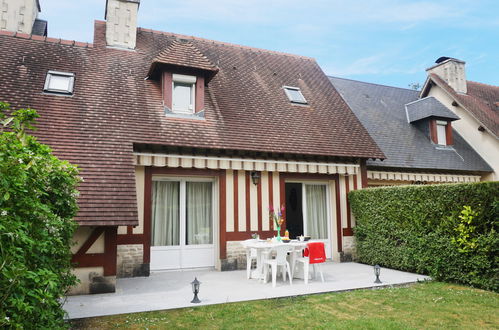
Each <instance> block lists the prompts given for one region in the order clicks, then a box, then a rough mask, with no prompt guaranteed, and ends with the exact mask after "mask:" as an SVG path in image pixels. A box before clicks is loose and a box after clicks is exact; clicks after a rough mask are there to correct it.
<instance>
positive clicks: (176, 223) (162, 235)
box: [151, 181, 180, 246]
mask: <svg viewBox="0 0 499 330" xmlns="http://www.w3.org/2000/svg"><path fill="white" fill-rule="evenodd" d="M179 193H180V182H171V181H154V182H153V190H152V242H151V245H152V246H168V245H179V244H180V214H179V209H180V207H179V204H180V197H179Z"/></svg>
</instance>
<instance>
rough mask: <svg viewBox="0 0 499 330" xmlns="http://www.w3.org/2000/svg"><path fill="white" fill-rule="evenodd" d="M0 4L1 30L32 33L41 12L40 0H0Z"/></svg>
mask: <svg viewBox="0 0 499 330" xmlns="http://www.w3.org/2000/svg"><path fill="white" fill-rule="evenodd" d="M0 5H1V7H2V10H1V11H0V22H2V24H0V30H5V31H11V32H19V33H27V34H31V33H32V31H33V23H34V22H35V20H36V19H37V18H38V13H39V12H40V4H39V2H38V0H0Z"/></svg>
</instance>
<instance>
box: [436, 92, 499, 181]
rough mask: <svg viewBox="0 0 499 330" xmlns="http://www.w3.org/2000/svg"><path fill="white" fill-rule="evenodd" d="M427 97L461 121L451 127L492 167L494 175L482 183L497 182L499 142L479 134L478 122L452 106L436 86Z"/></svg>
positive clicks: (460, 109) (449, 98) (491, 136)
mask: <svg viewBox="0 0 499 330" xmlns="http://www.w3.org/2000/svg"><path fill="white" fill-rule="evenodd" d="M428 96H433V97H435V98H436V99H437V100H439V101H440V102H441V103H442V104H443V105H445V106H446V107H447V108H449V110H451V111H452V112H454V113H455V114H456V115H458V116H459V117H460V118H461V119H459V120H456V121H453V122H452V127H453V128H454V129H455V130H456V131H457V132H458V133H459V134H460V135H461V136H462V137H463V138H464V139H465V140H466V142H468V143H469V144H470V145H471V147H473V149H475V151H476V152H477V153H478V154H479V155H480V156H482V158H483V159H484V160H485V161H486V162H487V163H488V164H489V165H490V166H491V167H492V169H493V170H494V173H492V174H490V175H486V176H484V177H482V180H484V181H495V180H499V140H498V139H496V138H495V137H494V136H493V135H491V134H490V133H488V132H487V131H485V132H480V131H479V130H478V127H479V126H480V124H479V122H478V121H477V120H476V119H475V118H474V117H473V116H472V115H471V114H470V113H469V112H468V111H467V110H465V109H464V108H462V107H460V106H453V105H452V102H453V99H452V98H451V97H450V96H449V95H448V94H447V92H445V91H444V90H443V89H441V88H440V87H438V86H433V87H432V88H431V89H430V91H429V93H428Z"/></svg>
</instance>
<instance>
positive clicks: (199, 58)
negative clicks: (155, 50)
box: [149, 40, 218, 75]
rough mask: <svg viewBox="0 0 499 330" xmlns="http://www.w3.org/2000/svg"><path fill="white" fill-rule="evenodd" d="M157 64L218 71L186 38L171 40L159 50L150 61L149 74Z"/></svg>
mask: <svg viewBox="0 0 499 330" xmlns="http://www.w3.org/2000/svg"><path fill="white" fill-rule="evenodd" d="M158 64H167V65H175V66H179V67H187V68H194V69H199V70H204V71H210V72H217V71H218V68H217V67H216V66H215V65H214V64H213V63H211V62H210V60H209V59H208V58H206V56H205V55H203V54H202V53H201V52H200V51H199V50H198V49H197V48H196V47H195V46H194V45H193V44H192V43H191V42H189V41H187V40H173V41H172V42H171V43H170V45H169V46H168V47H167V48H166V49H165V50H163V51H162V52H160V53H159V54H158V55H157V56H156V57H155V58H154V59H153V61H152V65H151V69H150V70H149V74H150V75H151V74H152V71H153V70H154V68H155V67H156V66H157V65H158Z"/></svg>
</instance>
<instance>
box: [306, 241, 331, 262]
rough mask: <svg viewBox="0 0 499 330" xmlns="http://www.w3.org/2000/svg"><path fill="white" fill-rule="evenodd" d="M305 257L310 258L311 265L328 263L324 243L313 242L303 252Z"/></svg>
mask: <svg viewBox="0 0 499 330" xmlns="http://www.w3.org/2000/svg"><path fill="white" fill-rule="evenodd" d="M303 256H305V257H309V263H311V264H320V263H322V262H325V261H326V250H325V249H324V243H322V242H311V243H308V244H307V248H306V249H305V250H304V251H303Z"/></svg>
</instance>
